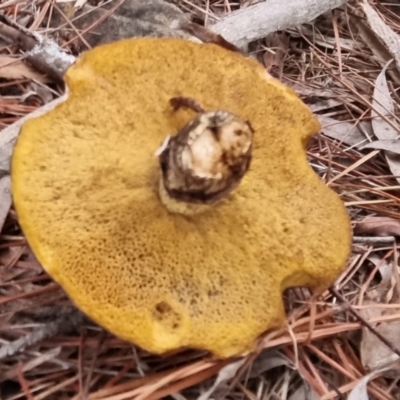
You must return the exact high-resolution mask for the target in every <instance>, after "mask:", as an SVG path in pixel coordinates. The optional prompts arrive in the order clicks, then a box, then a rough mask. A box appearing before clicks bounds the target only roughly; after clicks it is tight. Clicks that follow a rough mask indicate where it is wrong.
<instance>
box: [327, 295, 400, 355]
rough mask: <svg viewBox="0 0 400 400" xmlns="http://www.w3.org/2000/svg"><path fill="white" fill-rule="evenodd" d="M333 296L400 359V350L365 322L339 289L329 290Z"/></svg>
mask: <svg viewBox="0 0 400 400" xmlns="http://www.w3.org/2000/svg"><path fill="white" fill-rule="evenodd" d="M329 291H330V293H331V294H332V296H335V297H336V298H337V299H338V300H340V302H341V303H343V305H344V306H345V307H346V308H347V309H348V311H349V312H350V313H351V314H353V315H354V316H355V317H356V318H357V319H358V321H359V322H360V324H361V325H363V326H365V327H366V328H367V329H368V330H370V331H371V332H372V333H373V334H374V335H375V336H376V337H377V338H378V339H379V340H380V341H381V342H382V343H384V344H385V345H386V346H387V347H389V349H390V350H391V351H392V352H393V353H395V354H396V355H398V356H399V357H400V350H399V349H398V348H397V347H395V346H393V344H392V343H390V342H389V340H387V339H386V338H385V337H384V336H383V335H382V334H381V333H379V332H378V331H377V330H376V329H375V328H374V327H373V326H372V325H371V324H370V323H369V322H368V321H367V320H365V319H364V318H363V317H362V316H361V315H360V314H359V313H358V312H357V311H356V310H354V308H353V307H352V306H351V304H350V303H349V302H348V301H347V300H346V299H345V297H344V296H342V295H341V294H340V293H339V291H338V290H337V289H335V288H334V287H331V288H329Z"/></svg>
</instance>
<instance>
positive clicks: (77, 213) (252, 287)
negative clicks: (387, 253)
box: [12, 38, 350, 357]
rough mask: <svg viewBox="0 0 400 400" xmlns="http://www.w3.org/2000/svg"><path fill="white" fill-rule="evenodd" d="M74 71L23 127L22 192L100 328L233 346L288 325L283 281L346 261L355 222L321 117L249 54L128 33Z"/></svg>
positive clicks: (71, 291)
mask: <svg viewBox="0 0 400 400" xmlns="http://www.w3.org/2000/svg"><path fill="white" fill-rule="evenodd" d="M65 79H66V83H67V86H68V88H69V94H68V98H67V100H66V101H65V102H63V103H62V104H60V105H58V106H57V107H56V108H55V109H54V110H52V111H50V112H48V113H47V114H45V115H43V116H41V117H38V118H35V119H31V120H29V121H27V122H26V123H25V124H24V126H23V128H22V130H21V133H20V136H19V139H18V142H17V145H16V148H15V152H14V155H13V160H12V185H13V197H14V203H15V207H16V211H17V213H18V216H19V221H20V224H21V227H22V229H23V231H24V233H25V235H26V238H27V240H28V242H29V244H30V246H31V247H32V249H33V251H34V253H35V254H36V256H37V258H38V260H39V261H40V263H41V264H42V265H43V267H44V269H45V270H46V271H47V272H48V273H49V274H50V275H51V276H52V277H53V278H54V279H55V280H56V281H57V282H58V283H59V284H60V285H61V286H62V287H63V288H64V289H65V291H66V292H67V293H68V295H69V296H70V297H71V299H72V300H73V301H74V302H75V304H76V305H77V306H78V307H79V308H80V309H81V310H82V311H83V312H84V313H86V314H87V315H88V316H90V317H91V318H92V319H93V320H95V321H97V322H98V323H99V324H100V325H102V326H104V327H105V328H107V329H108V330H110V331H111V332H113V333H114V334H116V335H118V336H119V337H121V338H124V339H126V340H129V341H131V342H133V343H135V344H137V345H139V346H141V347H142V348H144V349H146V350H148V351H150V352H154V353H163V352H167V351H170V350H174V349H181V348H197V349H206V350H209V351H211V352H212V353H213V354H215V355H216V356H219V357H228V356H232V355H236V354H240V353H243V352H246V351H249V350H251V349H252V348H253V346H254V344H255V342H256V339H257V337H258V336H259V335H260V334H262V333H263V332H265V331H266V330H268V329H272V328H274V327H277V326H280V325H281V324H282V323H283V322H284V318H285V315H284V309H283V303H282V292H283V291H284V290H285V289H286V288H289V287H293V286H303V285H306V286H308V287H310V288H313V289H316V290H323V289H324V288H326V287H328V286H329V285H330V284H332V282H333V281H334V280H335V279H336V278H337V276H338V274H340V273H341V272H342V270H343V268H344V266H345V264H346V259H347V257H348V254H349V249H350V224H349V219H348V216H347V214H346V211H345V208H344V206H343V204H342V202H341V200H340V199H339V197H338V196H337V195H336V194H335V193H334V192H333V191H331V190H330V189H329V188H328V187H326V186H325V185H324V184H323V182H322V181H321V180H320V179H319V178H318V176H317V175H315V174H314V172H313V171H312V169H311V168H310V166H309V165H308V163H307V159H306V154H305V145H306V143H307V139H308V138H309V137H310V136H311V135H312V134H315V133H317V132H318V130H319V128H320V126H319V123H318V122H317V119H316V118H315V117H314V116H313V114H312V113H311V111H310V110H309V109H308V108H307V107H306V105H304V104H303V102H302V101H301V100H300V99H299V98H298V97H297V96H296V94H295V93H294V92H293V91H292V90H290V89H288V88H287V87H285V86H284V85H283V84H281V83H280V82H278V81H277V80H275V79H273V78H271V77H270V76H268V74H267V73H266V72H265V70H264V68H263V67H262V66H261V65H259V64H258V63H257V62H256V61H255V60H252V59H250V58H248V57H245V56H243V55H241V54H239V53H235V52H232V51H229V50H226V49H224V48H221V47H219V46H217V45H214V44H198V43H193V42H190V41H187V40H181V39H166V38H163V39H161V38H159V39H150V38H144V39H129V40H123V41H120V42H116V43H113V44H109V45H104V46H101V47H98V48H95V49H93V50H90V51H88V52H87V53H85V54H83V55H82V56H81V57H80V58H79V59H78V61H77V62H76V63H75V64H74V65H73V66H72V67H71V68H70V69H69V70H68V72H67V73H66V77H65Z"/></svg>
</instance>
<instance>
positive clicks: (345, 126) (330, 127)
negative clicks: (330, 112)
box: [318, 115, 372, 148]
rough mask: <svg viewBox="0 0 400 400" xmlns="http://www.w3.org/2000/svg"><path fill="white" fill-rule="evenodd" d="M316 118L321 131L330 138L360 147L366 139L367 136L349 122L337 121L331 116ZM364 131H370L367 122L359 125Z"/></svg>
mask: <svg viewBox="0 0 400 400" xmlns="http://www.w3.org/2000/svg"><path fill="white" fill-rule="evenodd" d="M318 120H319V122H320V123H321V125H322V128H321V130H322V133H323V134H324V135H326V136H329V137H330V138H332V139H336V140H339V141H340V142H342V143H345V144H347V145H349V146H354V147H357V148H358V147H362V146H363V145H364V144H365V143H366V142H367V141H368V139H367V136H366V135H365V134H364V133H363V132H362V131H361V129H360V128H359V127H358V126H356V125H354V124H351V123H349V122H343V121H338V120H336V119H333V118H329V117H324V116H322V115H319V116H318ZM361 127H362V128H363V129H365V131H366V132H368V133H372V132H371V131H370V129H371V128H370V126H369V125H367V124H363V125H361Z"/></svg>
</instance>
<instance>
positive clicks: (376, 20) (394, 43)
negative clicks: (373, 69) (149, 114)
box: [361, 0, 400, 71]
mask: <svg viewBox="0 0 400 400" xmlns="http://www.w3.org/2000/svg"><path fill="white" fill-rule="evenodd" d="M361 8H362V10H363V11H364V14H365V17H366V22H367V24H368V26H369V27H370V28H371V30H372V31H373V32H374V33H375V35H376V36H377V38H378V39H379V40H380V42H381V43H382V44H383V45H384V46H385V48H386V49H387V50H388V51H389V53H390V54H391V56H392V57H393V58H394V59H395V60H396V65H397V69H398V71H400V36H399V35H398V34H397V33H396V32H395V31H394V30H393V29H392V28H390V27H389V26H388V25H387V24H386V23H385V22H384V21H383V20H382V18H381V17H380V16H379V14H378V13H377V12H376V11H375V10H374V8H373V7H372V6H371V5H370V4H369V3H368V1H367V0H364V1H363V2H362V3H361Z"/></svg>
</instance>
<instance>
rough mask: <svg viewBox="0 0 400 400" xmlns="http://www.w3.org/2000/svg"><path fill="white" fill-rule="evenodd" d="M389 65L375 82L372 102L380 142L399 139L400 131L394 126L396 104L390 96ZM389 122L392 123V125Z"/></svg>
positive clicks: (372, 114) (374, 122)
mask: <svg viewBox="0 0 400 400" xmlns="http://www.w3.org/2000/svg"><path fill="white" fill-rule="evenodd" d="M389 63H390V62H389ZM389 63H387V64H386V65H385V66H384V67H383V69H382V71H381V72H380V74H379V75H378V78H377V79H376V81H375V88H374V95H373V100H372V106H373V108H372V111H371V117H372V128H373V130H374V133H375V135H376V137H377V138H378V139H380V140H389V139H391V140H395V139H397V138H398V137H399V129H395V128H394V127H393V126H392V125H394V124H395V122H394V120H393V117H392V116H393V115H394V112H395V110H394V102H393V100H392V97H391V95H390V90H389V86H388V84H387V80H386V70H387V67H388V66H389ZM381 115H384V116H385V117H386V118H382V117H381ZM388 120H389V121H391V122H392V123H391V124H390V123H389V122H388Z"/></svg>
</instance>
